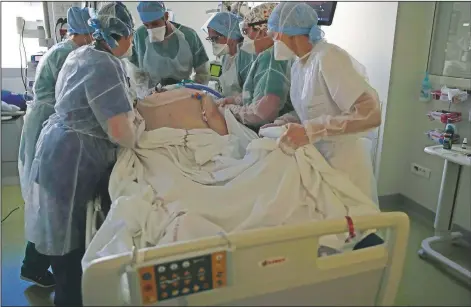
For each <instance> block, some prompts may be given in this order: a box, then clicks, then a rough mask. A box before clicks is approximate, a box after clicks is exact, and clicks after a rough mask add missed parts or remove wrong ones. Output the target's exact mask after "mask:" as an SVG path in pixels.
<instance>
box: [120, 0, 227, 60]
mask: <svg viewBox="0 0 471 307" xmlns="http://www.w3.org/2000/svg"><path fill="white" fill-rule="evenodd" d="M123 3H124V4H125V5H126V7H127V8H128V9H129V11H130V12H131V15H132V16H133V17H134V22H135V23H136V29H137V27H138V26H140V25H142V22H141V20H140V18H139V14H138V12H137V5H138V2H123ZM217 5H218V2H209V1H206V2H189V1H179V2H165V6H166V7H167V8H168V9H171V10H172V11H173V12H174V13H175V22H177V23H181V24H183V25H184V26H187V27H190V28H192V29H193V30H195V31H196V33H198V35H199V37H200V39H201V41H202V42H203V46H204V48H205V49H206V53H207V54H208V57H209V59H210V60H214V59H215V57H214V55H213V53H212V49H211V44H210V43H209V42H208V41H207V40H206V37H207V35H206V34H205V33H204V32H203V31H201V27H202V26H203V24H204V23H205V22H206V20H208V18H209V16H210V15H209V14H206V11H207V10H210V9H215V8H217Z"/></svg>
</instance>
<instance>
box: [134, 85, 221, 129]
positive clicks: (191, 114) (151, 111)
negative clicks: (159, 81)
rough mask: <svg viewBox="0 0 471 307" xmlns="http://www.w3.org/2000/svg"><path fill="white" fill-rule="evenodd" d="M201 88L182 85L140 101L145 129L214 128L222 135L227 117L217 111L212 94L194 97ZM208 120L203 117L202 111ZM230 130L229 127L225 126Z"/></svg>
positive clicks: (139, 108)
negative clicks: (200, 97)
mask: <svg viewBox="0 0 471 307" xmlns="http://www.w3.org/2000/svg"><path fill="white" fill-rule="evenodd" d="M198 93H201V92H200V91H197V90H193V89H187V88H180V89H175V90H171V91H166V92H162V93H154V94H152V95H150V96H148V97H146V98H145V99H144V100H142V101H140V102H138V104H137V109H138V111H139V113H140V114H141V116H142V117H143V118H144V121H145V123H146V130H147V131H150V130H155V129H159V128H163V127H168V128H175V129H187V130H190V129H205V128H206V129H207V128H210V129H213V130H215V131H216V132H218V133H219V134H227V131H226V132H225V131H224V127H225V126H226V125H225V120H224V117H223V116H222V115H221V114H220V113H219V111H218V110H217V106H216V105H215V103H214V101H213V100H212V98H211V97H208V96H203V99H202V100H198V99H196V98H194V97H192V94H198ZM204 110H205V115H206V119H207V121H205V120H204V119H203V111H204ZM226 129H227V128H226Z"/></svg>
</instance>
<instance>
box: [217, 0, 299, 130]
mask: <svg viewBox="0 0 471 307" xmlns="http://www.w3.org/2000/svg"><path fill="white" fill-rule="evenodd" d="M275 6H276V3H263V4H260V5H258V6H255V7H254V8H252V10H251V11H250V13H248V14H247V15H246V16H245V17H244V20H243V22H242V23H241V25H240V27H241V30H242V33H243V34H244V43H243V45H242V47H241V49H242V50H244V51H246V52H249V53H251V54H256V55H257V58H256V59H255V61H254V62H253V64H252V65H251V68H250V71H249V74H248V76H247V79H246V81H245V83H244V86H243V91H242V94H241V95H237V96H231V97H226V98H224V99H223V100H222V101H219V102H218V103H219V104H220V106H222V107H224V108H229V109H230V110H231V112H232V113H233V114H234V116H235V117H236V118H237V119H238V120H239V121H240V122H241V123H242V124H244V125H246V126H247V127H249V128H251V129H252V130H255V131H258V129H259V128H260V127H261V126H262V125H264V124H267V123H270V122H273V120H275V119H276V118H277V117H278V116H280V115H282V114H284V113H286V112H288V111H291V110H293V109H292V106H291V102H290V101H289V88H290V68H291V61H287V60H277V59H275V57H274V48H273V39H272V38H271V37H269V36H268V35H267V31H268V27H267V21H268V17H269V16H270V14H271V12H272V11H273V9H274V8H275Z"/></svg>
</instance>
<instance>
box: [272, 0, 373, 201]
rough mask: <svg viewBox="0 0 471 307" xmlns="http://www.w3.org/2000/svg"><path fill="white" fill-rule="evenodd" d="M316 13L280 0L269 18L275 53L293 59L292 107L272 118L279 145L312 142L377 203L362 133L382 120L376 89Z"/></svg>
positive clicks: (370, 166) (278, 57) (282, 57)
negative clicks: (327, 36)
mask: <svg viewBox="0 0 471 307" xmlns="http://www.w3.org/2000/svg"><path fill="white" fill-rule="evenodd" d="M317 21H318V18H317V13H316V11H315V10H314V9H313V8H312V7H311V6H309V5H307V4H305V3H300V2H283V3H281V4H279V5H278V6H277V7H276V9H275V10H274V11H273V13H272V14H271V16H270V18H269V20H268V28H269V31H270V35H271V36H272V37H273V38H274V40H275V58H276V59H278V60H289V59H296V61H295V62H294V63H293V67H292V69H291V90H290V93H291V101H292V102H293V106H294V109H295V112H292V113H289V114H286V115H284V116H282V117H280V118H279V119H277V120H275V121H274V125H285V127H286V129H287V131H286V132H285V133H284V134H283V135H282V137H281V138H280V145H281V148H282V149H283V148H287V147H290V148H292V149H297V148H299V147H302V146H304V145H307V144H314V145H315V146H316V147H317V149H319V151H320V152H321V153H322V154H323V155H324V157H325V158H326V159H327V160H328V161H329V162H330V164H331V165H332V166H333V167H334V168H336V169H338V170H341V171H343V172H345V173H346V174H348V175H349V177H350V179H351V180H352V181H353V183H355V184H356V185H357V186H358V187H359V188H360V189H361V190H362V191H363V192H364V193H365V194H366V195H368V196H371V197H372V199H373V200H374V201H376V202H377V196H376V193H377V192H376V183H375V180H374V176H373V168H372V161H371V158H370V154H369V152H368V150H367V149H366V147H365V146H364V145H363V144H364V142H363V141H364V140H361V137H362V136H364V135H362V133H364V132H366V131H368V130H370V129H373V128H376V127H378V126H379V125H380V124H381V111H380V104H379V99H378V95H377V93H376V91H375V90H374V89H373V88H372V87H371V86H370V84H369V83H368V81H367V78H366V74H365V73H364V68H363V66H362V65H361V64H360V63H358V62H357V61H356V60H354V59H353V58H352V57H351V56H350V55H349V54H348V53H347V52H346V51H345V50H343V49H341V48H340V47H338V46H336V45H334V44H330V43H328V42H326V41H325V40H324V39H323V32H322V31H321V29H320V28H319V26H318V25H317Z"/></svg>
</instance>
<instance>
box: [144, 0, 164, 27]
mask: <svg viewBox="0 0 471 307" xmlns="http://www.w3.org/2000/svg"><path fill="white" fill-rule="evenodd" d="M165 11H166V10H165V4H164V3H163V2H162V1H141V2H139V4H138V5H137V12H138V13H139V17H141V20H142V22H152V21H154V20H159V19H160V18H162V17H164V14H165Z"/></svg>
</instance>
